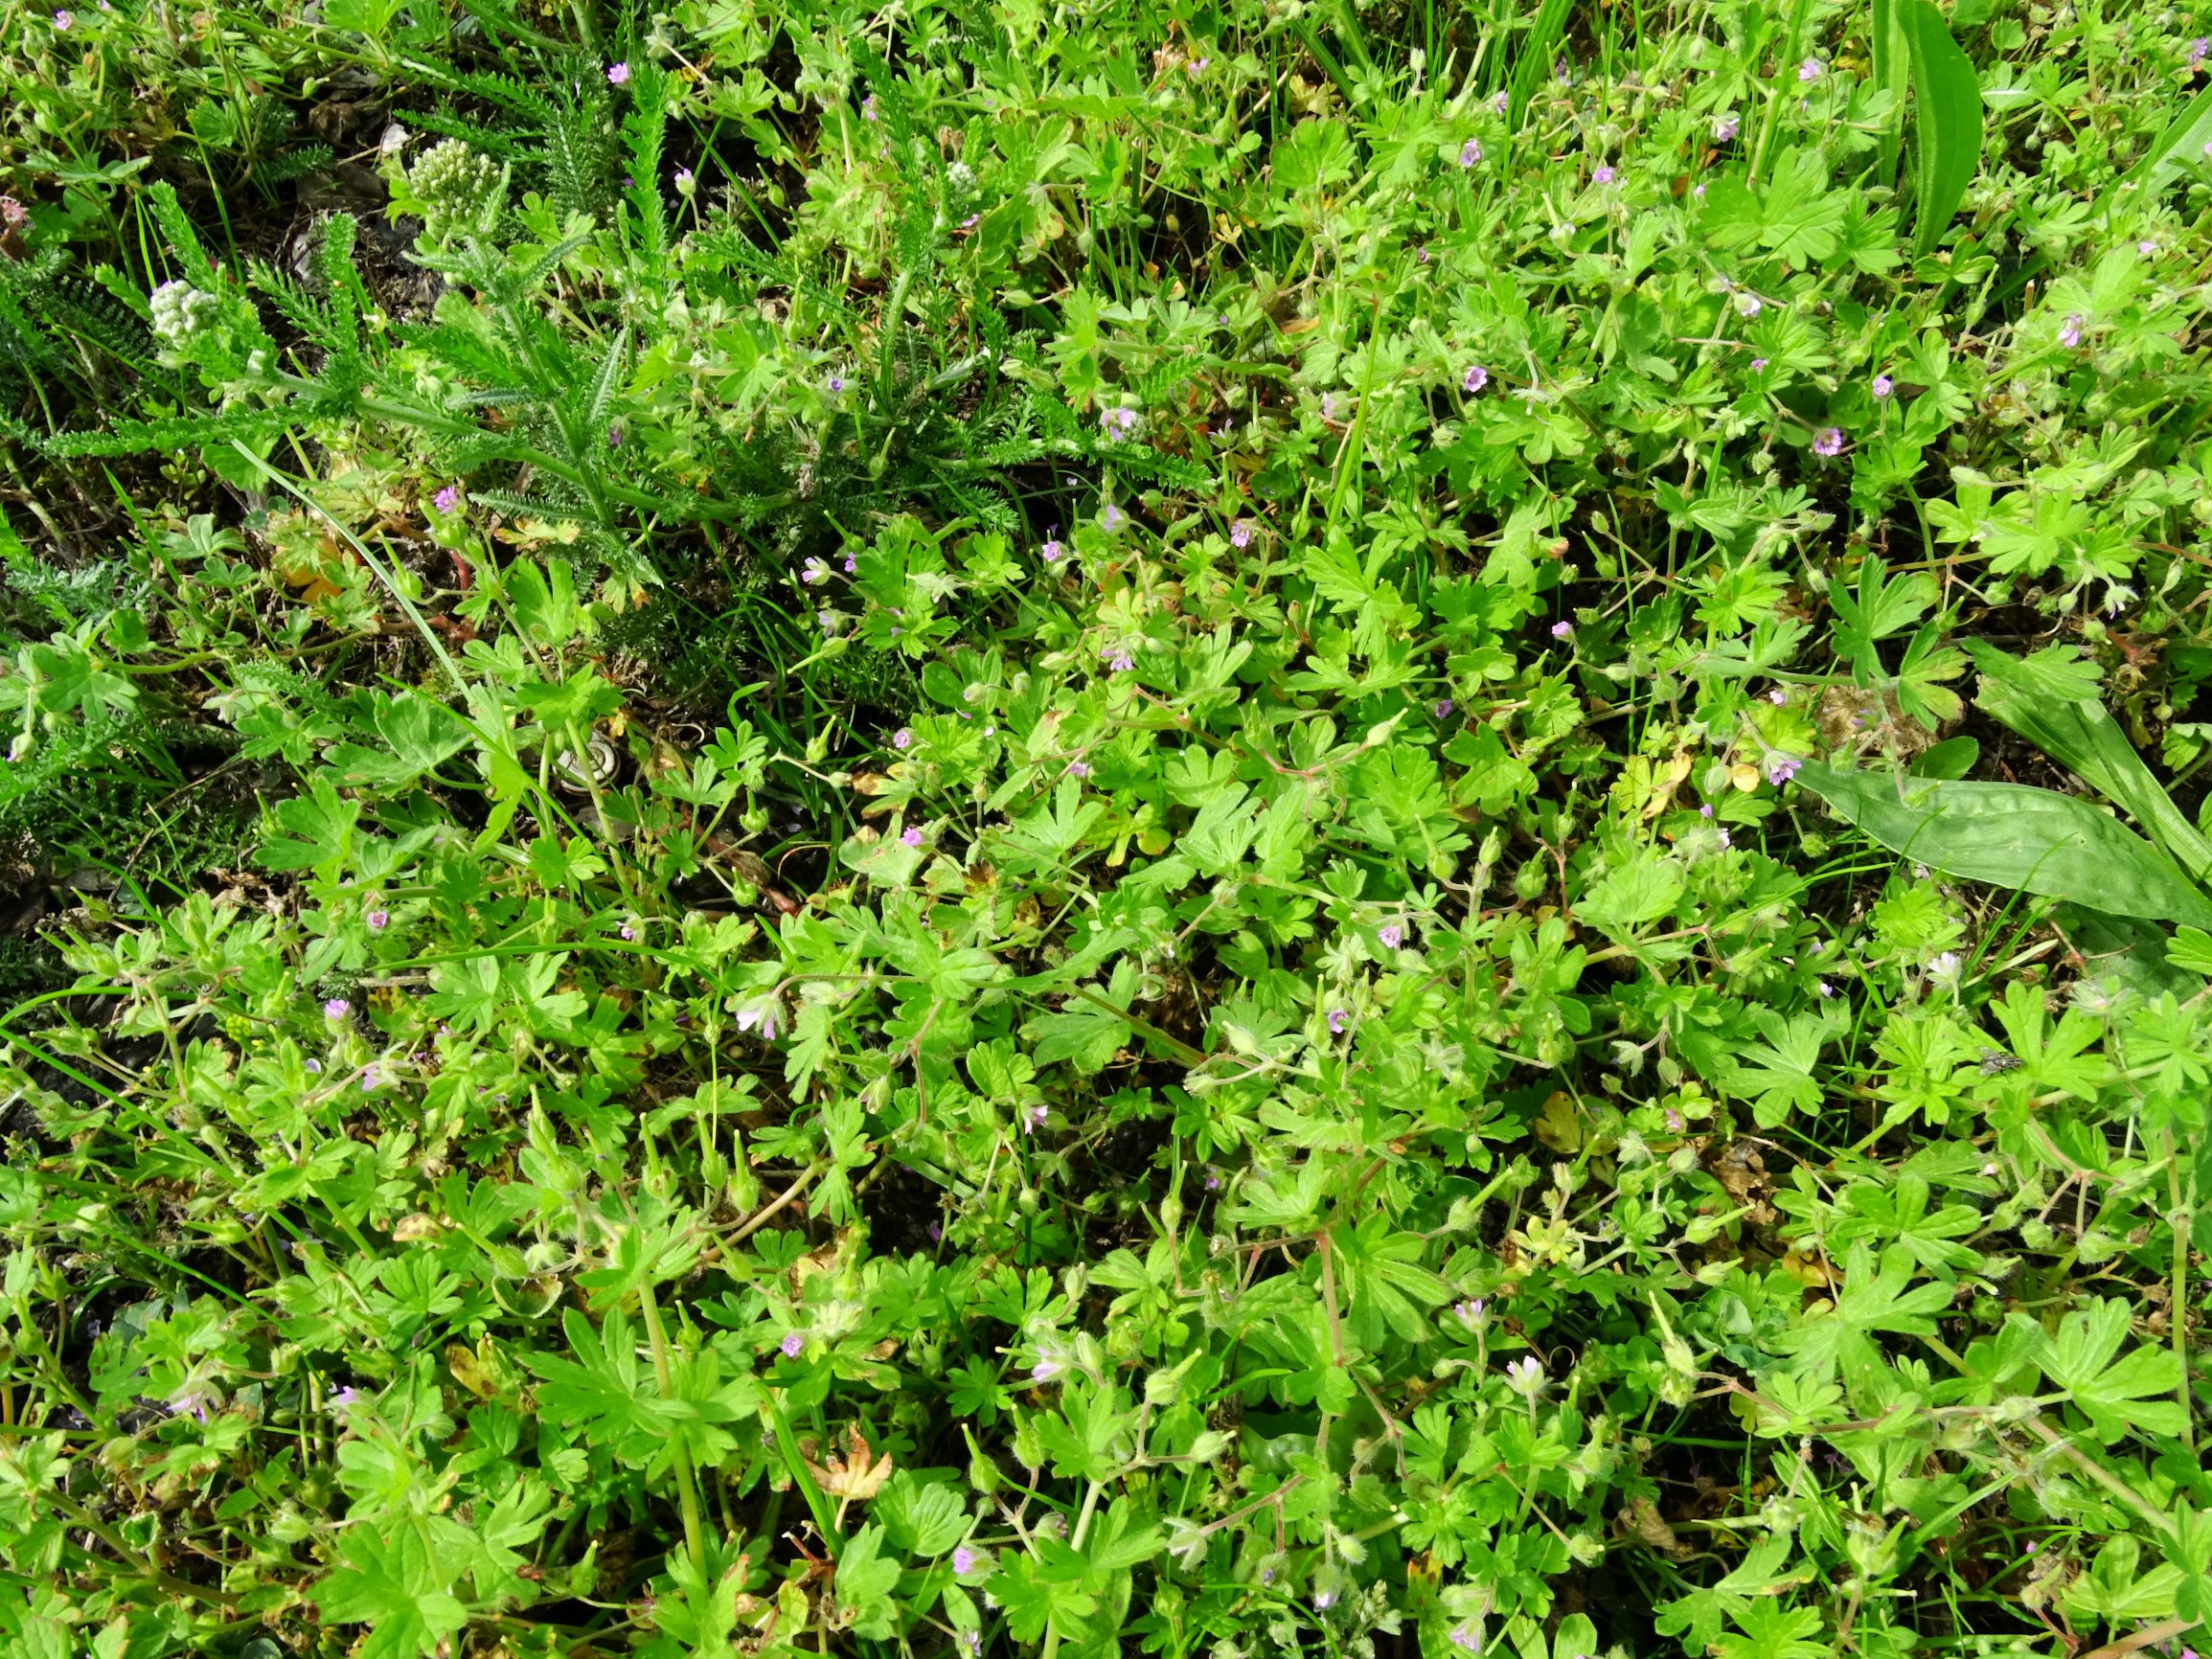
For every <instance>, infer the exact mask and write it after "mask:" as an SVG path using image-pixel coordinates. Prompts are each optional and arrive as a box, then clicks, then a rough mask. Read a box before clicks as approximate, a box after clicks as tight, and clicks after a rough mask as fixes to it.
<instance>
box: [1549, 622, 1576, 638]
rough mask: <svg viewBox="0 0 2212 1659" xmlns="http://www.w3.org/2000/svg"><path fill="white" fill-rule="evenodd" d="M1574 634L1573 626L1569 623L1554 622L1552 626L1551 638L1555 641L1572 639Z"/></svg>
mask: <svg viewBox="0 0 2212 1659" xmlns="http://www.w3.org/2000/svg"><path fill="white" fill-rule="evenodd" d="M1574 633H1575V625H1574V624H1573V623H1571V622H1556V623H1554V624H1552V638H1553V639H1555V640H1566V639H1572V638H1574Z"/></svg>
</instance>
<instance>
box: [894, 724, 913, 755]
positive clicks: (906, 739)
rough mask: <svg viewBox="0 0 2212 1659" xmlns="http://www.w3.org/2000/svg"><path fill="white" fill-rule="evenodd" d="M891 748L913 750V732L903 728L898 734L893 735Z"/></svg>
mask: <svg viewBox="0 0 2212 1659" xmlns="http://www.w3.org/2000/svg"><path fill="white" fill-rule="evenodd" d="M891 746H892V747H893V748H894V749H910V748H912V747H913V746H914V734H913V732H911V731H910V730H908V729H907V728H906V727H904V726H901V727H900V728H899V729H898V730H897V731H896V732H893V733H892V734H891Z"/></svg>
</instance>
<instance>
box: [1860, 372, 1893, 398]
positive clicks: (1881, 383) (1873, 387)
mask: <svg viewBox="0 0 2212 1659" xmlns="http://www.w3.org/2000/svg"><path fill="white" fill-rule="evenodd" d="M1866 389H1867V390H1868V391H1869V392H1872V393H1873V394H1874V395H1875V396H1876V397H1877V398H1886V397H1888V396H1889V395H1890V393H1892V392H1894V391H1896V390H1897V382H1896V381H1894V380H1892V379H1891V378H1890V377H1889V376H1888V375H1875V377H1874V378H1873V379H1871V380H1869V381H1868V382H1867V383H1866Z"/></svg>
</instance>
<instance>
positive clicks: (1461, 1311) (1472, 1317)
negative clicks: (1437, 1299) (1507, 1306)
mask: <svg viewBox="0 0 2212 1659" xmlns="http://www.w3.org/2000/svg"><path fill="white" fill-rule="evenodd" d="M1451 1311H1452V1314H1453V1316H1454V1317H1455V1318H1457V1319H1458V1321H1459V1322H1460V1324H1462V1325H1464V1326H1466V1327H1467V1328H1468V1329H1470V1330H1480V1329H1482V1327H1483V1324H1484V1322H1485V1321H1486V1320H1488V1319H1489V1317H1490V1311H1489V1309H1488V1307H1485V1305H1484V1303H1483V1300H1482V1298H1481V1297H1479V1296H1477V1297H1476V1298H1474V1300H1473V1301H1471V1302H1455V1303H1453V1304H1452V1307H1451Z"/></svg>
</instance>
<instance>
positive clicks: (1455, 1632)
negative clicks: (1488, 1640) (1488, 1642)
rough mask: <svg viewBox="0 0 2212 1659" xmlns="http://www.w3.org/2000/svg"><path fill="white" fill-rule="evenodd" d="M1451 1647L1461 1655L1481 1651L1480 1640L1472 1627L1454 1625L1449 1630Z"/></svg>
mask: <svg viewBox="0 0 2212 1659" xmlns="http://www.w3.org/2000/svg"><path fill="white" fill-rule="evenodd" d="M1451 1645H1452V1646H1453V1647H1454V1648H1458V1649H1459V1650H1460V1651H1461V1652H1462V1653H1479V1652H1481V1651H1482V1638H1481V1636H1479V1635H1478V1634H1476V1632H1475V1628H1474V1626H1473V1625H1453V1626H1452V1629H1451Z"/></svg>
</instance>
